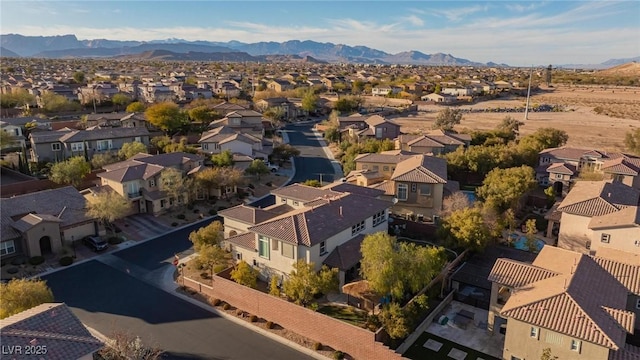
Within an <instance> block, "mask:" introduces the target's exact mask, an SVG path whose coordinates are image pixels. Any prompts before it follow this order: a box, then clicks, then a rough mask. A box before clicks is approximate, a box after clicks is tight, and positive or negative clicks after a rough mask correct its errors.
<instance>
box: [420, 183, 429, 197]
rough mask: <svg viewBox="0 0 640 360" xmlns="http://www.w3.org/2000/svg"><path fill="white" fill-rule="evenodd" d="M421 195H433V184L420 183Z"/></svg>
mask: <svg viewBox="0 0 640 360" xmlns="http://www.w3.org/2000/svg"><path fill="white" fill-rule="evenodd" d="M420 195H423V196H431V185H429V184H420Z"/></svg>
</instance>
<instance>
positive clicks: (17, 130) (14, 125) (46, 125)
mask: <svg viewBox="0 0 640 360" xmlns="http://www.w3.org/2000/svg"><path fill="white" fill-rule="evenodd" d="M27 128H29V129H35V130H51V122H50V121H48V120H44V119H41V118H37V117H19V118H2V119H0V130H1V131H4V132H6V133H8V134H9V135H11V136H12V137H13V139H14V140H15V141H16V144H15V145H14V146H15V147H20V148H24V147H25V146H26V141H25V140H26V139H25V134H26V130H27ZM3 146H4V144H3Z"/></svg>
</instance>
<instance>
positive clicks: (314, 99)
mask: <svg viewBox="0 0 640 360" xmlns="http://www.w3.org/2000/svg"><path fill="white" fill-rule="evenodd" d="M317 108H318V95H316V93H315V92H314V91H313V89H309V90H308V91H307V92H306V93H305V94H304V97H303V98H302V110H304V111H306V112H307V113H308V114H310V113H313V112H315V111H316V109H317Z"/></svg>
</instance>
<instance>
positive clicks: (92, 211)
mask: <svg viewBox="0 0 640 360" xmlns="http://www.w3.org/2000/svg"><path fill="white" fill-rule="evenodd" d="M129 212H131V203H130V202H129V200H127V199H125V198H124V197H122V195H120V194H118V193H117V192H115V191H102V192H99V193H97V194H95V195H94V196H92V197H91V198H90V199H89V200H87V216H88V217H90V218H95V219H100V220H101V221H102V223H103V224H104V227H105V229H108V230H112V231H113V226H112V223H113V222H114V221H116V220H117V219H122V218H123V217H125V216H127V215H128V214H129Z"/></svg>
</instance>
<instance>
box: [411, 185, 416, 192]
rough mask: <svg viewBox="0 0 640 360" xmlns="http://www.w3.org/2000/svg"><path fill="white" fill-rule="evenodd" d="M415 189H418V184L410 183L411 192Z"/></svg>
mask: <svg viewBox="0 0 640 360" xmlns="http://www.w3.org/2000/svg"><path fill="white" fill-rule="evenodd" d="M417 189H418V184H416V183H411V192H416V190H417Z"/></svg>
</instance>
